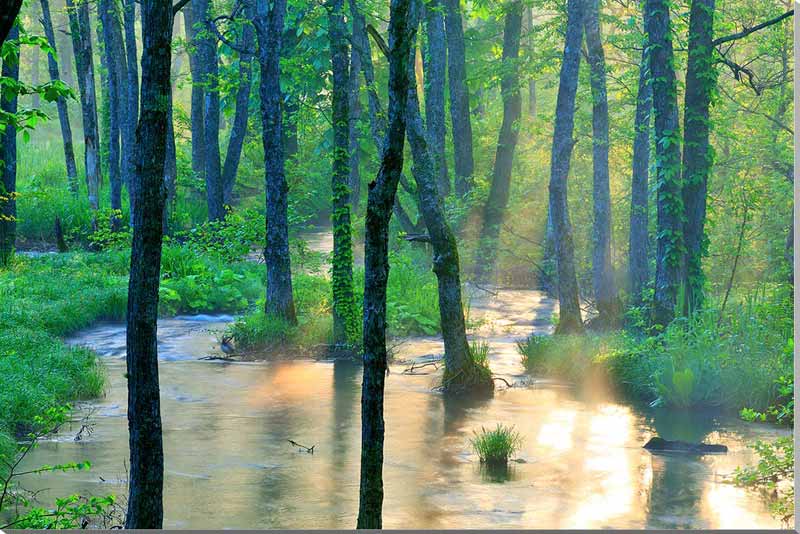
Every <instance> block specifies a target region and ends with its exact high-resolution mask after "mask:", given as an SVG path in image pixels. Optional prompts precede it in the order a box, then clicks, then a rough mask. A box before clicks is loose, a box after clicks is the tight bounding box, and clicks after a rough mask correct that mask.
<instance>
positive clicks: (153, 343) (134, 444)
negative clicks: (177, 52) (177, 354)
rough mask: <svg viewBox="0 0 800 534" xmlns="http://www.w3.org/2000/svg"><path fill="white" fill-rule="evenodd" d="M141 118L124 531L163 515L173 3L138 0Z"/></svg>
mask: <svg viewBox="0 0 800 534" xmlns="http://www.w3.org/2000/svg"><path fill="white" fill-rule="evenodd" d="M142 26H143V28H142V29H143V31H142V35H143V37H144V41H143V46H142V114H141V117H140V120H139V125H138V127H137V128H136V174H135V180H136V188H135V191H136V193H135V194H136V197H137V198H136V201H135V202H134V212H133V219H134V222H133V245H132V248H131V274H130V281H129V284H128V313H127V321H128V333H127V347H128V357H127V363H128V365H127V371H128V372H127V375H126V376H127V379H128V430H129V434H130V437H129V442H130V475H129V479H130V480H129V492H128V513H127V516H126V518H125V528H128V529H144V528H148V529H157V528H161V527H162V523H163V517H164V504H163V487H164V450H163V445H162V434H161V405H160V399H159V383H158V345H157V335H156V334H157V321H158V285H159V280H160V271H161V240H162V233H161V231H162V228H163V216H164V200H165V196H166V192H165V188H164V161H165V155H166V154H165V153H166V146H167V142H166V141H167V139H166V137H167V106H165V105H164V102H165V101H168V100H169V99H170V77H169V74H170V57H171V43H172V4H171V3H170V2H164V1H163V0H142Z"/></svg>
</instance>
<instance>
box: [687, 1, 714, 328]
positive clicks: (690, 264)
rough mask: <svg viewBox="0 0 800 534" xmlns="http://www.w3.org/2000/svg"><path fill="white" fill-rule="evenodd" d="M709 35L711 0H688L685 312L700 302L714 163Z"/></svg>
mask: <svg viewBox="0 0 800 534" xmlns="http://www.w3.org/2000/svg"><path fill="white" fill-rule="evenodd" d="M713 39H714V0H692V5H691V9H690V14H689V54H688V64H687V67H686V93H685V95H684V113H683V173H682V174H683V205H684V210H685V222H684V224H683V233H684V239H685V244H686V260H685V262H684V271H683V281H682V284H683V287H684V288H685V298H684V303H683V304H684V308H683V313H684V314H689V313H691V312H692V311H694V310H697V309H700V308H701V307H702V306H703V286H704V285H705V276H704V275H703V256H705V255H706V252H707V248H708V247H707V243H706V236H705V222H706V191H707V188H708V177H709V175H710V174H711V166H712V165H713V156H712V152H711V146H710V144H709V140H708V136H709V108H710V106H711V94H712V93H713V91H714V89H715V86H716V69H715V68H714V46H713V45H712V41H713Z"/></svg>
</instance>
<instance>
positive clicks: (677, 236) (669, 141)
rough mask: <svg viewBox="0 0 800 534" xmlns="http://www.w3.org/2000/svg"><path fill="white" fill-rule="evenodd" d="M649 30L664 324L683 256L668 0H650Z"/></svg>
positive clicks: (658, 312) (656, 308) (656, 315)
mask: <svg viewBox="0 0 800 534" xmlns="http://www.w3.org/2000/svg"><path fill="white" fill-rule="evenodd" d="M644 16H645V31H646V32H647V34H648V48H649V49H650V72H651V76H652V80H653V114H654V116H655V141H656V183H657V191H658V193H657V201H656V202H657V206H658V232H657V235H658V239H657V244H656V281H655V297H654V302H653V320H654V321H655V322H656V323H657V324H661V325H666V324H667V323H669V322H670V321H671V320H672V319H673V317H674V316H675V305H676V303H677V298H678V289H679V286H680V283H681V276H680V275H681V259H682V255H683V225H682V223H681V220H682V218H683V201H682V199H681V176H680V175H681V169H680V165H681V161H680V159H681V148H680V137H679V130H678V100H677V99H678V96H677V82H676V79H675V69H674V62H673V52H672V32H671V30H670V22H669V2H668V1H667V0H646V1H645V6H644Z"/></svg>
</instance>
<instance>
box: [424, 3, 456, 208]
mask: <svg viewBox="0 0 800 534" xmlns="http://www.w3.org/2000/svg"><path fill="white" fill-rule="evenodd" d="M425 31H426V34H427V39H426V42H425V43H426V47H425V54H424V55H423V60H424V66H425V77H424V81H425V124H426V126H427V130H428V146H429V147H430V151H431V154H432V155H433V163H434V165H435V171H436V177H437V183H438V186H439V193H440V194H441V195H442V197H446V196H447V195H449V194H450V178H449V176H448V173H447V159H446V158H445V154H444V143H445V135H446V127H445V114H444V87H445V71H446V69H447V39H446V37H445V29H444V15H443V6H442V4H441V0H430V1H429V2H428V3H426V4H425Z"/></svg>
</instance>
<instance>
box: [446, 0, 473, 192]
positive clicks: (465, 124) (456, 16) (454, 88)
mask: <svg viewBox="0 0 800 534" xmlns="http://www.w3.org/2000/svg"><path fill="white" fill-rule="evenodd" d="M444 5H445V31H446V33H447V73H448V76H449V78H450V119H451V121H452V123H453V146H454V150H455V190H456V194H457V195H458V196H460V197H463V196H464V195H466V194H467V193H469V192H470V191H471V190H472V183H473V179H472V174H473V173H474V170H475V169H474V166H475V164H474V161H473V158H472V123H471V122H470V120H471V119H470V115H469V88H468V87H467V65H466V51H465V47H464V29H463V27H462V21H461V6H460V0H444Z"/></svg>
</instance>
